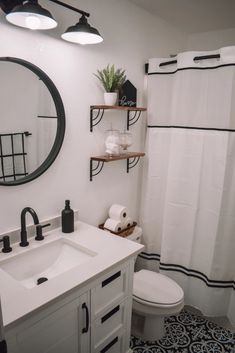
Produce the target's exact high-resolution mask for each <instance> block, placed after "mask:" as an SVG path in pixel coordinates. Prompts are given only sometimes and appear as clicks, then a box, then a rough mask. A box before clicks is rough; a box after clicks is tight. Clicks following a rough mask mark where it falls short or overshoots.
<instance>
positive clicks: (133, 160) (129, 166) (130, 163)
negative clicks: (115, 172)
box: [126, 157, 140, 173]
mask: <svg viewBox="0 0 235 353" xmlns="http://www.w3.org/2000/svg"><path fill="white" fill-rule="evenodd" d="M139 160H140V157H132V158H128V159H127V161H126V162H127V164H126V172H127V173H129V171H130V169H132V168H134V167H135V166H136V165H137V164H138V163H139Z"/></svg>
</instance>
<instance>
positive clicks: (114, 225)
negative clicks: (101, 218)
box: [104, 218, 122, 232]
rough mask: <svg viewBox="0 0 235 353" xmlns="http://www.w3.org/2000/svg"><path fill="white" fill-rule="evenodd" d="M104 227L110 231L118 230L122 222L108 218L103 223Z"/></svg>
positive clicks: (120, 228)
mask: <svg viewBox="0 0 235 353" xmlns="http://www.w3.org/2000/svg"><path fill="white" fill-rule="evenodd" d="M104 228H106V229H109V230H111V231H112V232H120V230H122V223H121V222H120V221H117V220H115V219H111V218H108V219H107V220H106V222H105V224H104Z"/></svg>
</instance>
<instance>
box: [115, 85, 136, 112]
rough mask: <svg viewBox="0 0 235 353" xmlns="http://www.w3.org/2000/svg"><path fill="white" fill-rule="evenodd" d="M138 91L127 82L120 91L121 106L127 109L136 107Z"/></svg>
mask: <svg viewBox="0 0 235 353" xmlns="http://www.w3.org/2000/svg"><path fill="white" fill-rule="evenodd" d="M136 101H137V89H136V88H135V86H134V85H133V84H132V83H131V82H130V81H129V80H127V81H126V82H125V83H124V84H123V86H122V87H121V89H120V91H119V105H120V106H127V107H136Z"/></svg>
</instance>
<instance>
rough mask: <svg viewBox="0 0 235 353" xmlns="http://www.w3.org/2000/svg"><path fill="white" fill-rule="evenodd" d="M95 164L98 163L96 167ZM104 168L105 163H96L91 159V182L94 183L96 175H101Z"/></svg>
mask: <svg viewBox="0 0 235 353" xmlns="http://www.w3.org/2000/svg"><path fill="white" fill-rule="evenodd" d="M93 162H96V165H95V166H94V164H93ZM103 167H104V162H101V161H94V160H93V159H90V181H92V180H93V178H94V177H95V176H96V175H98V174H100V172H101V170H102V169H103Z"/></svg>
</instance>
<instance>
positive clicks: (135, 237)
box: [126, 227, 143, 243]
mask: <svg viewBox="0 0 235 353" xmlns="http://www.w3.org/2000/svg"><path fill="white" fill-rule="evenodd" d="M142 233H143V232H142V229H141V228H140V227H135V229H134V231H133V233H132V234H131V235H128V237H126V239H128V240H132V241H135V242H136V243H141V238H142Z"/></svg>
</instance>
